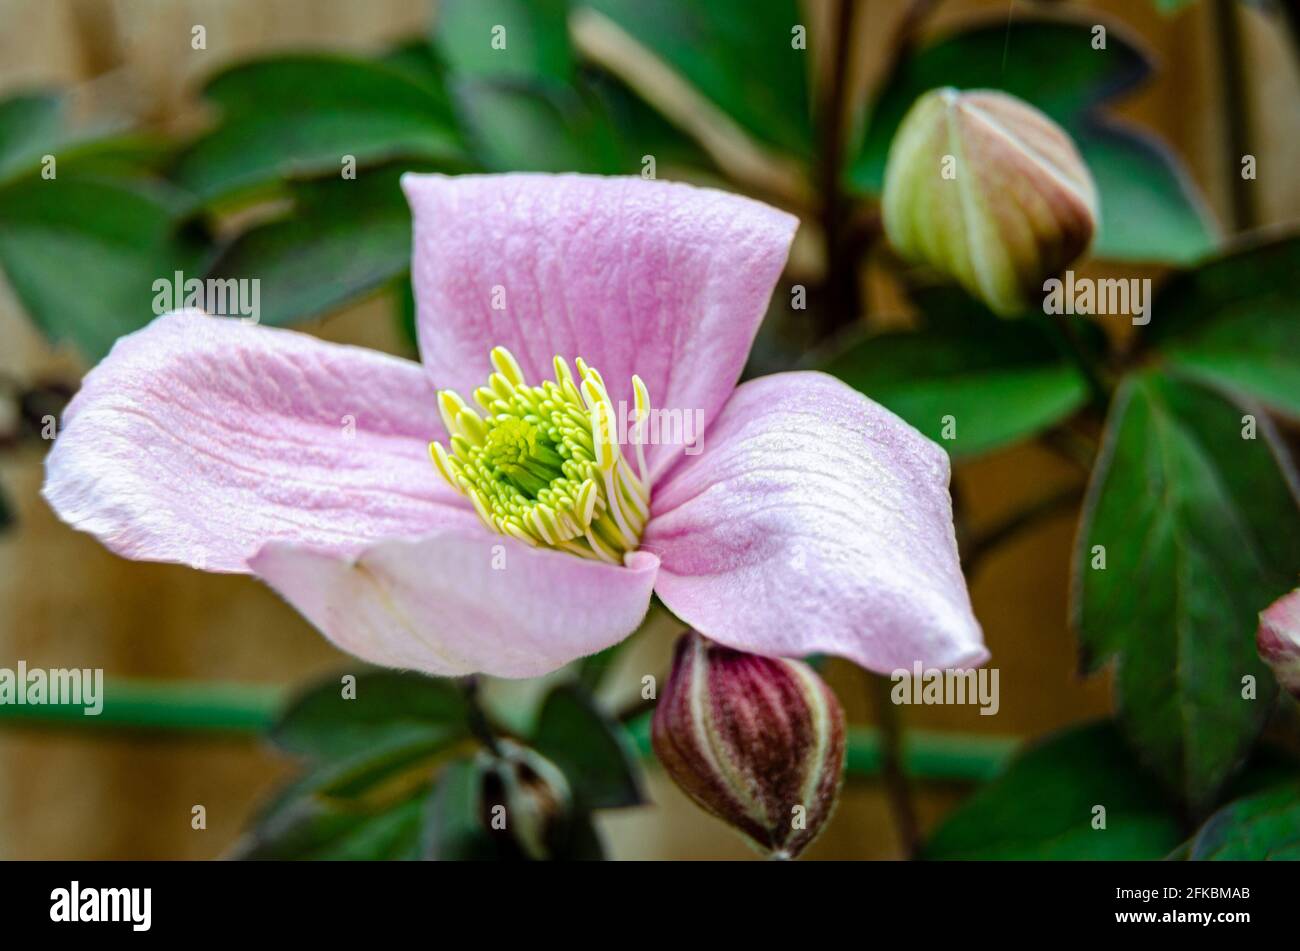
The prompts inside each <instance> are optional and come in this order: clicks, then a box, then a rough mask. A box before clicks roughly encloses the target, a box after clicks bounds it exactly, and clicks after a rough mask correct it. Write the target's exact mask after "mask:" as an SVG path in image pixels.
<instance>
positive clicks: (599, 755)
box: [533, 686, 645, 809]
mask: <svg viewBox="0 0 1300 951" xmlns="http://www.w3.org/2000/svg"><path fill="white" fill-rule="evenodd" d="M533 747H534V748H535V749H536V750H537V751H538V752H539V753H541V754H542V755H543V756H545V757H546V758H547V759H549V760H550V761H551V762H553V763H554V764H555V765H556V766H558V767H559V768H560V770H561V771H562V772H563V773H564V775H565V777H566V778H567V779H568V781H569V783H570V785H571V786H572V787H573V790H574V792H575V794H576V795H577V797H578V799H579V801H580V804H581V805H582V806H584V807H586V808H588V809H615V808H619V807H622V806H637V805H641V804H642V803H644V802H645V797H644V795H643V793H642V791H641V781H640V774H639V772H638V768H637V762H636V750H635V748H634V747H633V745H632V743H631V739H630V737H629V736H628V734H627V732H626V731H625V730H624V729H623V727H622V725H620V724H619V723H618V722H617V721H615V720H613V719H611V718H610V717H608V716H606V715H605V714H604V713H602V712H601V711H600V710H599V709H598V708H597V707H596V705H595V704H594V703H593V702H592V701H591V699H590V698H589V697H588V696H587V695H586V694H584V693H582V692H580V691H579V690H576V689H574V688H572V687H567V686H564V687H557V688H556V689H555V690H553V691H552V692H551V694H550V695H549V696H548V697H547V698H546V703H545V704H544V705H543V706H542V712H541V715H540V717H539V719H538V724H537V735H536V736H535V737H534V739H533Z"/></svg>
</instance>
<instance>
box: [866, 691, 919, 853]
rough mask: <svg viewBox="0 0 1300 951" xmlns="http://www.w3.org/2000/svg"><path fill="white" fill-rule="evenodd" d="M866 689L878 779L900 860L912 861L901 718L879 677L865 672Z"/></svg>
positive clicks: (914, 828) (912, 810)
mask: <svg viewBox="0 0 1300 951" xmlns="http://www.w3.org/2000/svg"><path fill="white" fill-rule="evenodd" d="M866 678H867V681H868V682H867V689H868V692H869V693H870V694H871V702H872V706H874V707H875V709H876V717H877V719H878V720H879V723H880V778H881V781H882V782H883V783H884V786H885V795H886V796H887V797H888V799H889V811H890V813H891V814H892V815H893V817H894V830H895V831H896V832H897V833H898V842H899V845H900V846H901V847H902V849H903V857H904V858H906V859H914V858H916V856H917V853H919V852H920V850H921V826H920V823H919V822H918V821H917V818H916V806H915V804H914V803H913V802H912V782H911V780H910V779H909V778H908V773H907V766H906V765H905V764H904V763H903V718H902V717H901V716H900V715H899V711H898V707H897V706H896V705H895V704H894V701H893V698H892V697H891V696H890V682H889V679H888V678H886V677H882V676H881V675H879V674H872V673H867V674H866Z"/></svg>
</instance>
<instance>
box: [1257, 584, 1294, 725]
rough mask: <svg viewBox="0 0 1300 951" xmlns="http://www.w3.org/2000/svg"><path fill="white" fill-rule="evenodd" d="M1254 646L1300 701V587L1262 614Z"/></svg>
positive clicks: (1279, 680) (1280, 682)
mask: <svg viewBox="0 0 1300 951" xmlns="http://www.w3.org/2000/svg"><path fill="white" fill-rule="evenodd" d="M1255 646H1256V647H1257V648H1258V650H1259V656H1260V659H1261V660H1263V661H1264V663H1266V664H1268V666H1269V667H1271V668H1272V669H1273V674H1274V676H1276V677H1277V682H1278V683H1279V684H1281V685H1282V689H1283V690H1287V691H1290V693H1291V695H1292V696H1293V697H1295V698H1296V699H1298V700H1300V588H1297V589H1296V590H1294V591H1292V592H1291V593H1290V594H1287V595H1283V596H1282V597H1280V598H1278V599H1277V600H1276V601H1274V602H1273V603H1272V604H1271V605H1269V607H1268V609H1267V610H1265V611H1262V612H1260V615H1259V633H1258V634H1257V635H1256V636H1255Z"/></svg>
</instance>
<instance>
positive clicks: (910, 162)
mask: <svg viewBox="0 0 1300 951" xmlns="http://www.w3.org/2000/svg"><path fill="white" fill-rule="evenodd" d="M883 217H884V225H885V233H886V234H887V235H888V236H889V241H890V243H891V244H892V245H893V246H894V248H895V249H896V250H897V251H898V253H899V254H900V255H902V256H903V257H904V258H906V259H907V260H909V261H913V262H916V263H920V264H928V265H930V266H931V267H934V268H936V269H937V270H939V271H941V272H943V273H945V274H947V275H949V276H950V277H952V278H954V279H955V280H956V281H957V282H958V283H959V284H961V285H962V286H963V287H964V288H966V290H967V291H968V292H969V293H971V294H972V295H974V296H975V297H977V298H979V299H980V300H982V301H983V302H984V303H985V304H987V305H988V306H989V308H990V309H991V310H993V311H994V312H995V313H997V314H1000V315H1001V316H1004V317H1008V316H1012V315H1014V314H1017V313H1020V312H1022V311H1024V310H1025V309H1026V308H1027V307H1029V306H1031V305H1033V304H1035V303H1036V302H1037V301H1038V299H1039V297H1040V296H1041V293H1042V288H1043V282H1044V281H1045V280H1047V279H1049V278H1052V277H1055V276H1056V275H1057V274H1059V273H1060V272H1061V271H1062V270H1063V269H1064V268H1065V267H1066V266H1067V265H1068V264H1070V262H1072V261H1073V260H1074V259H1075V258H1077V257H1079V255H1081V254H1083V252H1084V251H1086V250H1087V248H1088V245H1089V243H1090V242H1091V241H1092V235H1093V231H1094V230H1095V229H1096V220H1097V190H1096V187H1095V186H1094V185H1093V182H1092V176H1091V175H1090V174H1089V173H1088V167H1087V166H1086V165H1084V163H1083V159H1082V158H1080V157H1079V153H1078V151H1077V150H1076V149H1075V147H1074V143H1073V142H1072V141H1071V140H1070V137H1069V135H1067V134H1066V132H1065V130H1063V129H1062V128H1061V127H1060V126H1058V125H1057V124H1056V123H1055V122H1053V121H1052V120H1051V119H1049V118H1048V117H1047V116H1045V115H1044V114H1043V113H1041V112H1039V111H1038V110H1037V109H1035V108H1033V107H1032V106H1030V105H1028V104H1027V103H1024V102H1022V101H1021V100H1019V99H1016V98H1015V97H1014V96H1008V95H1007V94H1006V93H1001V92H995V91H992V90H974V91H971V92H958V91H957V90H955V89H951V88H945V89H934V90H931V91H930V92H928V93H926V94H925V95H924V96H922V97H921V98H920V99H918V100H917V101H916V103H915V104H913V106H912V108H911V110H910V111H909V112H908V113H907V115H906V116H905V117H904V118H903V121H902V124H900V125H899V127H898V132H897V133H896V134H895V136H894V141H893V142H892V143H891V145H890V148H889V158H888V160H887V161H886V164H885V183H884V199H883Z"/></svg>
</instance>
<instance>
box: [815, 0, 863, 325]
mask: <svg viewBox="0 0 1300 951" xmlns="http://www.w3.org/2000/svg"><path fill="white" fill-rule="evenodd" d="M858 3H859V0H840V2H839V3H837V4H836V12H835V26H834V30H833V40H834V44H835V45H834V48H833V49H832V50H831V68H830V76H829V77H828V79H827V82H826V83H825V84H823V87H822V95H821V96H820V97H819V100H818V109H817V124H818V132H819V143H818V165H817V185H818V190H819V192H820V194H821V199H822V200H821V224H822V233H823V235H824V236H825V241H826V280H825V289H826V299H825V301H824V306H823V312H822V317H823V320H822V336H823V337H829V336H830V335H831V334H833V333H834V332H835V331H836V330H838V329H839V328H840V327H843V326H845V325H847V324H850V323H852V322H853V321H855V320H857V318H858V315H859V314H860V312H861V309H862V301H861V296H862V295H861V293H860V292H859V289H858V273H857V261H856V260H855V255H854V253H853V250H852V248H850V247H849V244H848V242H847V241H846V240H845V237H846V230H847V229H846V222H847V213H846V203H845V200H844V192H843V187H842V182H841V181H840V179H841V176H842V174H843V164H844V124H845V123H844V103H845V98H846V96H847V95H848V69H849V56H850V53H851V51H852V48H853V44H852V41H853V31H854V22H855V19H856V16H857V10H858Z"/></svg>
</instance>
